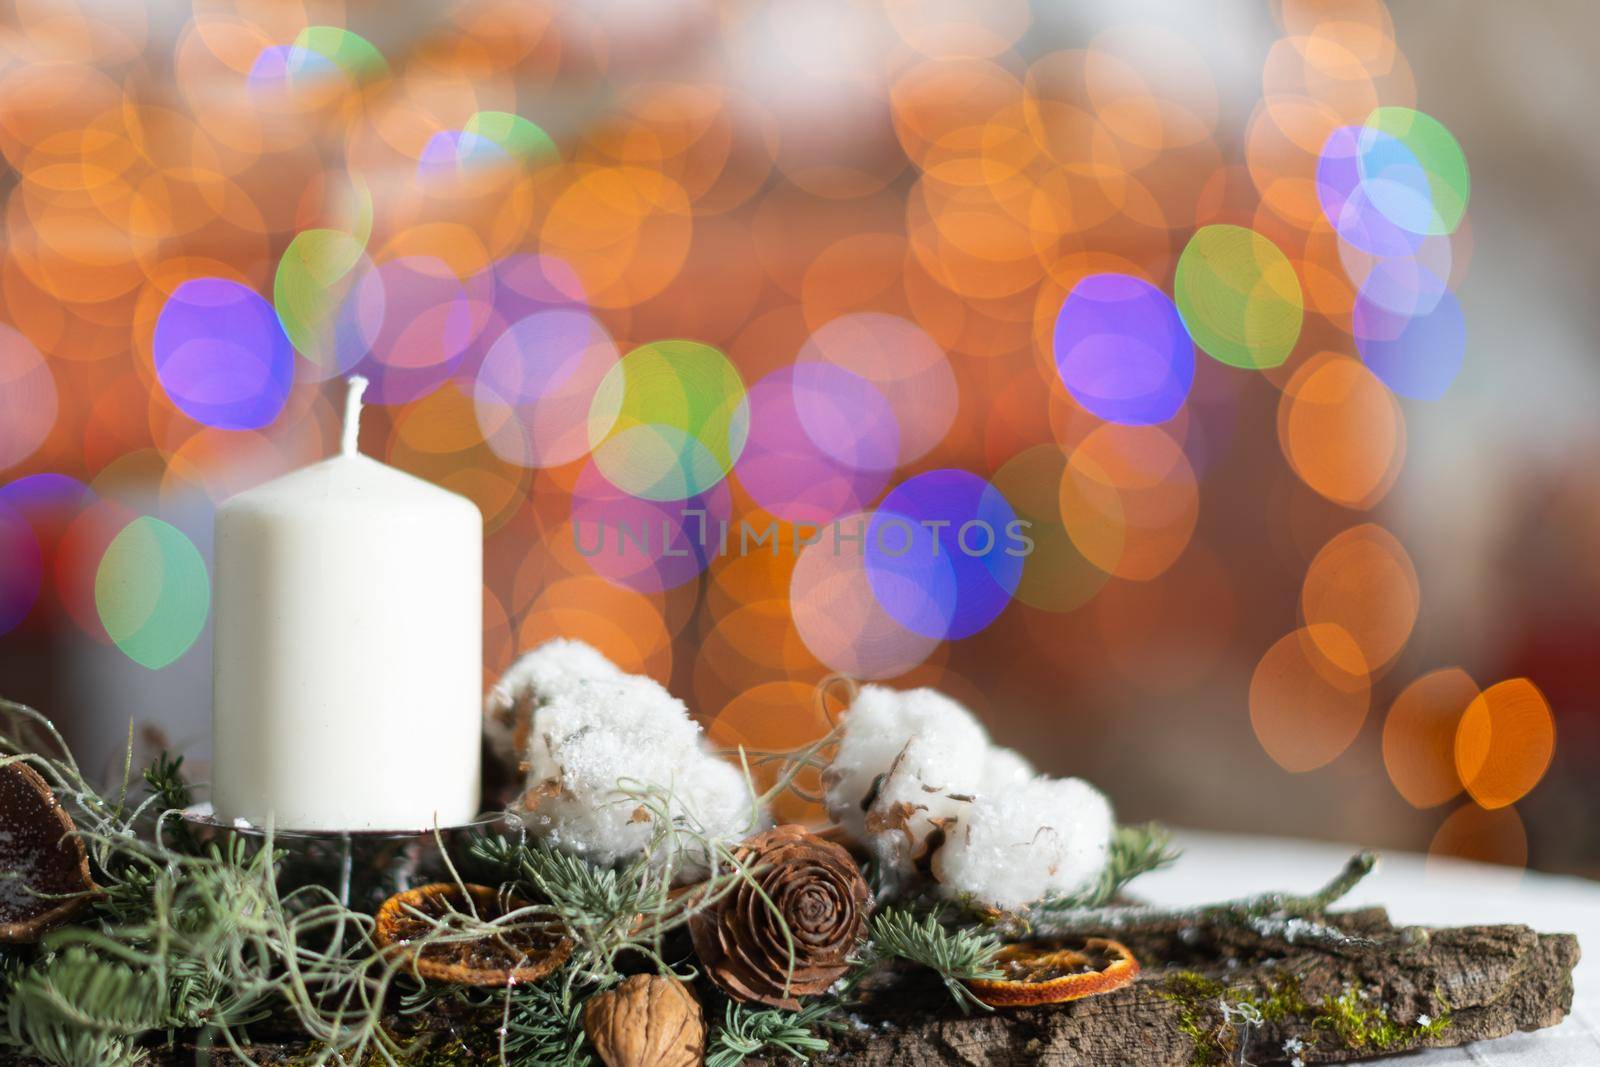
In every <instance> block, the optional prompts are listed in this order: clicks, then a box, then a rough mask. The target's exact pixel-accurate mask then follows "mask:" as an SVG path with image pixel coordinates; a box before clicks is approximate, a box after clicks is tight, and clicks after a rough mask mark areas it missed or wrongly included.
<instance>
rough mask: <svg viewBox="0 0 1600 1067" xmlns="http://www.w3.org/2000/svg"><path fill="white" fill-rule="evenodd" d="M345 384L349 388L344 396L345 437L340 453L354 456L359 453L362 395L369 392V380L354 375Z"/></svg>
mask: <svg viewBox="0 0 1600 1067" xmlns="http://www.w3.org/2000/svg"><path fill="white" fill-rule="evenodd" d="M345 384H346V385H347V386H348V388H347V389H346V390H345V394H344V437H343V438H342V439H341V440H340V443H339V451H340V452H342V453H343V454H344V455H347V456H353V455H355V454H356V453H357V452H358V451H359V449H358V448H357V447H356V438H357V437H359V436H360V435H361V395H362V394H363V393H365V392H366V391H367V380H366V379H365V378H363V377H362V376H361V375H359V374H352V375H351V376H350V377H349V378H347V379H345Z"/></svg>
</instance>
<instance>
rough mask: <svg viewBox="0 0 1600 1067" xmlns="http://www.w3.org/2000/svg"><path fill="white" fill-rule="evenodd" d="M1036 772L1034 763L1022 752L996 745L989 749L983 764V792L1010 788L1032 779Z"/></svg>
mask: <svg viewBox="0 0 1600 1067" xmlns="http://www.w3.org/2000/svg"><path fill="white" fill-rule="evenodd" d="M1034 774H1035V771H1034V769H1033V764H1031V763H1029V762H1028V760H1027V757H1025V756H1023V754H1022V753H1020V752H1018V751H1017V750H1016V749H1014V748H1001V747H999V746H996V747H994V748H991V749H990V750H989V757H988V759H987V760H986V761H985V762H984V765H983V792H985V793H993V792H995V791H996V790H1000V789H1010V788H1011V787H1012V786H1014V785H1021V784H1022V783H1024V782H1027V781H1029V780H1031V779H1032V778H1033V776H1034Z"/></svg>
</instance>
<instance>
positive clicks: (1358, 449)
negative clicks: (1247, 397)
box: [1278, 352, 1406, 510]
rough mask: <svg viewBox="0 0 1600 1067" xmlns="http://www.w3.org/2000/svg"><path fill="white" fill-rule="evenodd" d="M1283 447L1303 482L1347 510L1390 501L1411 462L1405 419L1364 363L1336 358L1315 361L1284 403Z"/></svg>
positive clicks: (1293, 381) (1287, 389)
mask: <svg viewBox="0 0 1600 1067" xmlns="http://www.w3.org/2000/svg"><path fill="white" fill-rule="evenodd" d="M1278 443H1279V445H1280V446H1281V447H1282V449H1283V455H1284V458H1285V459H1287V460H1288V461H1289V466H1290V467H1291V468H1293V470H1294V472H1295V473H1296V474H1297V475H1299V476H1300V480H1301V481H1303V482H1305V484H1306V485H1308V486H1310V487H1311V488H1312V489H1314V490H1316V491H1317V492H1318V493H1320V494H1321V495H1322V496H1324V497H1326V498H1328V499H1329V500H1331V501H1333V502H1334V503H1336V504H1341V505H1343V506H1344V507H1347V508H1355V509H1358V510H1366V509H1368V508H1371V507H1372V506H1373V505H1375V504H1377V503H1378V501H1380V500H1382V499H1383V498H1384V497H1385V496H1386V495H1388V492H1389V490H1390V489H1391V488H1393V487H1394V483H1395V479H1396V478H1398V477H1399V475H1400V466H1401V464H1402V463H1403V462H1404V460H1405V448H1406V426H1405V417H1404V416H1403V415H1402V414H1401V412H1400V406H1399V404H1398V403H1396V402H1395V399H1394V397H1393V396H1392V395H1391V394H1390V392H1389V390H1388V389H1387V388H1386V387H1385V386H1384V384H1383V383H1382V382H1381V381H1379V380H1378V378H1377V377H1376V376H1375V375H1374V374H1373V373H1372V372H1371V371H1369V370H1368V369H1367V368H1366V367H1364V366H1363V365H1362V364H1361V363H1360V362H1359V361H1357V360H1354V359H1351V358H1350V357H1348V356H1342V355H1339V354H1338V353H1334V352H1324V353H1319V354H1318V355H1316V356H1314V357H1312V358H1311V359H1309V360H1307V361H1306V362H1305V363H1304V364H1302V365H1301V366H1300V368H1299V369H1298V370H1296V371H1295V373H1294V375H1293V376H1292V377H1291V378H1290V379H1289V382H1288V384H1287V385H1285V386H1284V389H1283V396H1282V397H1281V398H1280V399H1279V402H1278Z"/></svg>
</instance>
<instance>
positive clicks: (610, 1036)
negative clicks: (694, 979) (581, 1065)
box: [583, 974, 706, 1067]
mask: <svg viewBox="0 0 1600 1067" xmlns="http://www.w3.org/2000/svg"><path fill="white" fill-rule="evenodd" d="M583 1031H584V1033H586V1034H588V1035H589V1041H590V1042H591V1043H592V1044H593V1045H594V1048H595V1051H596V1052H598V1053H599V1054H600V1059H601V1061H602V1062H603V1063H605V1065H606V1067H699V1065H700V1064H702V1063H704V1062H705V1044H706V1024H705V1016H704V1015H703V1014H702V1012H701V1011H700V1002H699V1001H698V1000H696V999H695V996H694V994H693V993H691V992H690V991H689V987H688V986H686V985H684V984H683V983H682V982H679V981H677V980H676V979H673V978H664V977H662V976H660V975H655V974H636V975H634V976H633V977H632V978H629V979H628V980H626V981H625V982H623V983H622V984H621V985H619V986H617V987H616V988H615V989H608V990H606V991H605V992H604V993H596V994H595V995H594V996H592V997H590V998H589V1000H588V1002H587V1003H585V1004H584V1006H583Z"/></svg>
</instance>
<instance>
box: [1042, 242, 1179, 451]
mask: <svg viewBox="0 0 1600 1067" xmlns="http://www.w3.org/2000/svg"><path fill="white" fill-rule="evenodd" d="M1054 340H1055V362H1056V370H1057V372H1058V373H1059V374H1060V375H1061V380H1062V382H1063V383H1065V385H1066V387H1067V390H1068V391H1069V392H1070V393H1072V396H1073V398H1074V399H1076V400H1077V401H1078V403H1080V404H1082V405H1083V406H1084V407H1085V408H1086V409H1088V410H1089V411H1091V412H1093V413H1094V414H1096V415H1098V416H1100V417H1101V418H1102V419H1106V420H1108V421H1111V422H1121V423H1129V424H1132V425H1144V424H1148V423H1156V422H1166V421H1167V420H1168V419H1170V418H1172V416H1173V415H1175V414H1177V412H1178V409H1179V408H1180V407H1182V406H1183V401H1184V399H1185V398H1186V397H1187V396H1188V395H1189V386H1190V385H1191V384H1192V383H1193V381H1194V345H1193V344H1192V343H1191V342H1190V340H1189V335H1188V333H1187V332H1185V330H1184V327H1183V321H1182V320H1181V319H1180V318H1179V317H1178V311H1177V308H1176V307H1174V306H1173V303H1172V301H1171V299H1170V298H1168V296H1167V295H1166V294H1165V293H1163V292H1162V291H1161V290H1159V289H1157V288H1156V287H1155V286H1153V285H1151V284H1150V283H1149V282H1146V281H1143V280H1142V279H1139V278H1132V277H1128V276H1127V275H1123V274H1093V275H1090V276H1089V277H1087V278H1085V279H1083V280H1082V281H1080V282H1079V283H1078V284H1077V285H1075V286H1073V288H1072V292H1071V293H1069V294H1068V295H1067V299H1066V300H1065V301H1064V302H1063V303H1062V305H1061V314H1060V315H1059V316H1058V317H1057V318H1056V327H1055V338H1054Z"/></svg>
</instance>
